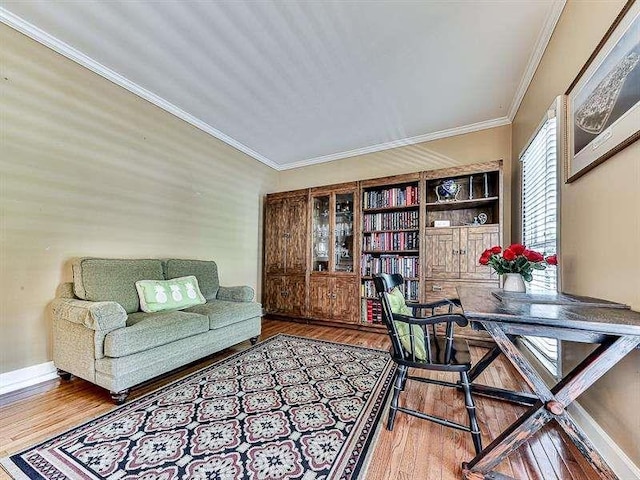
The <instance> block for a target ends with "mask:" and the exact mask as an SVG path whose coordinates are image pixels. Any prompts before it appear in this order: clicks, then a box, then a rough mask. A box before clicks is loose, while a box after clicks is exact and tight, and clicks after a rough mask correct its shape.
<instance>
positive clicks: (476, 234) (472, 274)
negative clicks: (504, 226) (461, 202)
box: [460, 225, 500, 280]
mask: <svg viewBox="0 0 640 480" xmlns="http://www.w3.org/2000/svg"><path fill="white" fill-rule="evenodd" d="M499 244H500V234H499V230H498V225H488V226H484V227H461V228H460V278H462V279H465V280H466V279H474V280H498V276H497V275H496V273H495V272H494V270H493V269H492V268H491V267H489V266H488V265H480V263H479V262H478V260H479V258H480V255H482V252H484V251H485V250H486V249H487V248H489V247H492V246H494V245H499Z"/></svg>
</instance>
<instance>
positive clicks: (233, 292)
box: [216, 285, 255, 302]
mask: <svg viewBox="0 0 640 480" xmlns="http://www.w3.org/2000/svg"><path fill="white" fill-rule="evenodd" d="M254 293H255V292H254V291H253V288H251V287H249V286H247V285H242V286H239V287H220V288H219V289H218V295H217V296H216V298H217V299H218V300H227V301H230V302H250V301H251V300H253V295H254Z"/></svg>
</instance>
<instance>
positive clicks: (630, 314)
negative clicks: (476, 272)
mask: <svg viewBox="0 0 640 480" xmlns="http://www.w3.org/2000/svg"><path fill="white" fill-rule="evenodd" d="M458 295H459V298H460V302H461V303H462V308H463V310H464V314H465V316H466V317H467V318H468V319H469V320H470V321H471V323H472V326H474V327H475V328H483V329H485V330H486V331H487V332H489V334H490V335H491V336H492V337H493V339H494V340H495V342H496V345H497V346H496V347H495V348H494V349H492V350H490V351H489V352H488V353H487V354H486V355H485V356H484V357H483V358H482V359H481V360H480V362H478V363H477V364H476V365H475V366H474V367H473V368H472V370H471V371H470V372H469V376H470V379H471V380H472V381H473V380H474V379H476V378H477V377H478V375H480V373H481V372H482V371H483V370H484V369H486V368H487V367H488V366H489V365H490V364H491V362H493V360H495V359H496V357H498V355H500V354H503V355H504V356H505V357H507V359H508V360H509V361H510V362H511V363H512V364H513V366H514V367H515V368H516V369H517V370H518V372H520V374H521V375H522V378H523V379H524V380H525V382H526V383H527V384H528V385H529V387H531V390H532V391H533V392H535V393H534V394H527V393H522V392H510V391H506V390H501V389H495V388H492V387H487V386H482V385H475V386H474V391H475V392H477V393H479V394H484V395H488V396H491V397H495V398H499V399H502V400H507V401H512V402H516V403H520V404H524V405H528V406H529V407H530V408H529V409H528V410H527V411H526V412H525V413H524V414H523V415H522V417H520V418H519V419H518V420H517V421H516V422H515V423H514V424H512V425H511V426H510V427H509V428H508V429H507V430H505V431H504V432H503V433H502V434H500V435H499V436H498V437H497V438H496V439H495V440H493V442H491V444H490V445H489V446H487V447H486V448H484V449H483V450H482V452H480V453H479V454H478V455H477V456H476V457H475V458H473V459H472V460H471V461H470V462H468V463H464V464H463V475H464V478H466V479H468V480H481V479H485V478H487V479H489V478H496V479H497V478H505V477H504V476H503V475H499V474H495V473H492V470H493V469H494V468H495V467H496V465H498V464H499V463H500V462H501V461H502V460H504V459H505V458H506V457H507V456H508V455H509V454H510V453H511V452H513V451H514V450H516V449H517V448H518V447H519V446H520V445H522V444H523V443H524V442H526V441H527V440H528V439H529V438H530V437H532V436H533V435H534V434H535V433H536V432H537V431H538V430H540V429H541V428H542V427H543V426H544V425H545V424H547V423H548V422H549V421H551V420H555V421H556V422H557V423H558V424H559V425H560V426H561V427H562V429H563V430H564V431H565V432H566V433H567V435H568V436H569V438H571V440H572V441H573V443H574V444H575V445H576V447H577V448H578V450H579V451H580V452H581V453H582V454H583V455H584V457H585V458H586V459H587V461H588V462H589V463H590V464H591V465H592V466H593V468H594V469H595V470H596V471H597V472H598V473H599V474H600V476H601V477H602V478H606V479H617V478H618V477H617V476H616V475H615V473H614V472H613V471H612V470H611V468H610V467H609V466H608V465H607V464H606V462H605V461H604V459H603V458H602V456H601V455H600V454H599V453H598V451H597V450H596V449H595V447H594V446H593V444H592V443H591V441H590V440H589V439H588V438H587V437H586V435H585V434H584V432H583V431H582V429H580V427H578V425H576V423H575V422H574V421H573V420H572V419H571V418H570V417H569V415H568V414H567V412H566V407H567V406H568V405H569V404H571V403H572V402H573V401H574V400H575V399H576V398H577V397H578V396H579V395H580V394H582V393H583V392H584V391H585V390H587V389H588V388H589V387H590V386H591V385H593V383H595V382H596V380H598V379H599V378H600V377H602V376H603V375H604V374H605V373H606V372H608V371H609V370H610V369H611V368H612V367H613V366H614V365H615V364H616V363H618V362H619V361H620V360H621V359H622V358H624V357H625V356H626V355H627V354H628V353H629V352H630V351H632V350H633V349H634V348H636V347H638V346H639V345H640V313H638V312H634V311H632V310H630V309H629V308H628V307H627V306H626V305H621V304H616V303H613V302H607V301H605V300H599V299H593V298H586V297H573V296H570V295H564V294H558V295H555V298H553V297H554V296H551V297H549V296H545V297H544V298H539V296H538V295H527V294H506V292H503V291H502V290H497V289H496V290H487V289H477V288H470V287H458ZM518 335H532V336H537V337H548V338H556V339H559V340H569V341H573V342H586V343H598V344H600V346H599V347H597V348H596V349H595V350H594V351H593V352H592V353H591V354H590V355H588V356H587V358H585V359H584V360H583V361H582V362H581V363H580V364H579V365H578V366H576V367H575V368H574V369H573V370H572V371H571V372H569V373H568V374H567V375H565V376H564V378H562V380H560V381H559V382H558V383H557V384H556V385H555V386H553V387H552V388H549V387H548V386H547V385H546V383H545V382H544V380H543V379H542V377H541V376H540V374H539V373H538V372H537V371H536V369H535V368H534V367H533V366H532V365H531V364H530V363H529V361H528V360H527V358H526V357H525V356H524V355H523V354H522V352H520V350H519V349H518V348H517V347H516V345H515V343H514V341H515V338H516V336H518Z"/></svg>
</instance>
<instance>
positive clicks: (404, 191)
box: [362, 185, 419, 208]
mask: <svg viewBox="0 0 640 480" xmlns="http://www.w3.org/2000/svg"><path fill="white" fill-rule="evenodd" d="M362 196H363V198H362V207H363V208H384V207H404V206H409V205H418V200H419V197H418V187H417V186H413V185H407V186H406V187H400V188H398V187H396V188H389V189H386V190H373V191H369V192H364V193H363V195H362Z"/></svg>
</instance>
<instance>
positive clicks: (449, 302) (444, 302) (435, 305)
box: [407, 298, 461, 309]
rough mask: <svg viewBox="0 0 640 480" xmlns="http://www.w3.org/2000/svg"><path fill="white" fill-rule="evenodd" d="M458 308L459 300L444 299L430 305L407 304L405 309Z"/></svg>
mask: <svg viewBox="0 0 640 480" xmlns="http://www.w3.org/2000/svg"><path fill="white" fill-rule="evenodd" d="M450 305H451V306H453V307H460V306H461V303H460V300H459V299H457V298H444V299H442V300H438V301H436V302H430V303H418V302H407V307H409V308H419V309H421V308H438V307H448V306H450Z"/></svg>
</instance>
